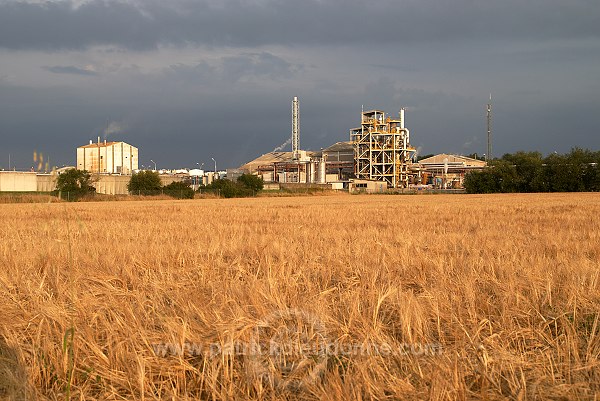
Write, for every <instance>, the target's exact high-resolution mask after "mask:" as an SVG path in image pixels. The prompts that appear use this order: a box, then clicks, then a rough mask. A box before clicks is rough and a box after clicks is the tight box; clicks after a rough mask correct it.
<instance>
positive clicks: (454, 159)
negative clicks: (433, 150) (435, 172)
mask: <svg viewBox="0 0 600 401" xmlns="http://www.w3.org/2000/svg"><path fill="white" fill-rule="evenodd" d="M446 159H447V163H448V164H462V165H464V166H478V167H483V166H485V165H486V162H484V161H483V160H477V159H473V158H471V157H467V156H461V155H449V154H446V153H440V154H439V155H435V156H431V157H428V158H426V159H423V160H419V163H420V164H445V163H446Z"/></svg>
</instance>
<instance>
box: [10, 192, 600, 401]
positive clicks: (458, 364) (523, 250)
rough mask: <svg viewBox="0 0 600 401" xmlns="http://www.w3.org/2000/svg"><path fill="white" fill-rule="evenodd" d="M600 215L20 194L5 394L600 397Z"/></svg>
mask: <svg viewBox="0 0 600 401" xmlns="http://www.w3.org/2000/svg"><path fill="white" fill-rule="evenodd" d="M598 216H600V197H599V196H598V195H597V194H547V195H491V196H470V195H464V196H451V195H450V196H448V195H439V196H321V197H312V198H307V197H302V198H270V199H268V198H255V199H238V200H219V199H214V200H212V199H205V200H192V201H175V200H169V201H147V202H145V201H141V202H114V203H112V202H111V203H79V204H73V203H61V204H31V205H24V204H21V205H3V206H2V208H1V209H0V262H1V266H2V270H1V271H0V307H1V310H2V313H0V398H7V399H23V398H25V397H27V398H28V399H69V398H71V399H208V400H218V399H230V400H245V399H282V398H284V399H326V400H349V399H362V400H371V399H372V400H396V399H415V398H419V399H434V400H442V399H457V400H461V399H491V400H494V399H515V400H524V399H540V400H541V399H555V400H562V399H595V397H597V396H596V394H597V393H599V392H600V365H599V358H598V357H599V355H600V321H599V319H600V317H599V310H600V272H599V269H598V260H599V259H600V218H599V217H598ZM269 340H270V341H272V342H273V341H274V340H275V344H276V345H284V346H285V345H292V346H290V347H289V348H288V349H287V350H284V351H283V352H281V349H279V350H280V352H265V351H266V350H267V346H269V344H271V345H272V343H269V342H268V341H269ZM161 343H173V344H179V345H182V344H195V345H196V346H199V347H204V346H208V345H210V344H212V348H210V349H211V350H212V351H213V352H212V353H201V352H195V353H190V352H188V353H185V354H180V355H177V354H170V353H167V354H165V355H164V356H163V355H161V354H160V352H158V354H157V353H156V352H155V351H156V350H155V348H153V345H156V344H161ZM228 344H254V345H258V346H259V347H261V348H259V349H258V351H261V352H254V353H252V352H250V353H247V354H242V353H240V352H226V349H225V346H226V345H228ZM322 344H327V345H328V346H329V345H330V344H335V345H338V346H340V345H341V346H342V350H337V351H336V350H335V349H329V348H327V350H326V351H327V352H322V353H318V352H316V353H311V352H299V351H298V350H299V349H300V350H304V349H303V348H301V347H295V346H297V345H301V346H304V345H310V346H315V345H317V346H316V348H315V349H317V350H318V351H323V348H322ZM432 344H433V345H436V346H437V344H439V346H441V350H440V351H439V352H438V351H435V350H437V348H431V349H430V348H427V347H428V346H430V345H432ZM357 346H362V347H363V348H362V351H361V352H354V353H352V352H343V350H344V349H345V350H349V349H350V347H357ZM365 346H377V347H380V348H379V350H380V352H372V351H371V352H366V351H364V350H365V349H366V348H364V347H365ZM384 346H385V347H387V348H384ZM218 347H220V352H219V348H218ZM344 347H345V348H344ZM411 347H412V350H411ZM420 347H421V348H420ZM422 347H425V351H424V352H421V351H423V348H422ZM432 349H433V350H434V351H432V352H430V351H431V350H432ZM203 350H204V348H203ZM272 350H273V349H271V351H272ZM277 350H278V349H277V348H275V351H277ZM188 351H189V350H188ZM196 351H198V350H196ZM388 351H389V352H388ZM400 351H403V352H400ZM417 351H418V352H417ZM192 354H193V355H192Z"/></svg>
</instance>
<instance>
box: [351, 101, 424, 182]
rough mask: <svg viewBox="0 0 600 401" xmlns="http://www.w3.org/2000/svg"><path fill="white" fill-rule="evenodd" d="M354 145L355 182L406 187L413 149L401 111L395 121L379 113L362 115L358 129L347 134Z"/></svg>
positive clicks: (414, 150)
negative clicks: (361, 180) (380, 182)
mask: <svg viewBox="0 0 600 401" xmlns="http://www.w3.org/2000/svg"><path fill="white" fill-rule="evenodd" d="M350 139H351V140H352V141H353V143H354V162H355V167H354V168H355V175H356V178H361V179H369V180H377V181H384V182H386V183H387V185H388V187H391V188H402V187H407V186H408V177H409V175H410V171H409V167H410V165H411V164H412V157H413V155H414V153H415V152H416V149H415V148H413V147H412V146H410V133H409V131H408V129H407V128H405V127H404V109H401V110H400V118H399V119H391V118H390V117H387V118H386V116H385V113H384V112H383V111H380V110H370V111H363V112H362V116H361V126H360V128H353V129H351V130H350Z"/></svg>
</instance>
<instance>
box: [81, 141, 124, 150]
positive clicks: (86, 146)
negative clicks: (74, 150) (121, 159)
mask: <svg viewBox="0 0 600 401" xmlns="http://www.w3.org/2000/svg"><path fill="white" fill-rule="evenodd" d="M117 143H122V144H124V145H128V146H131V145H129V144H128V143H125V142H123V141H118V142H100V143H99V144H98V142H96V143H90V144H89V145H84V146H80V147H79V148H98V147H100V148H103V147H105V146H112V145H116V144H117ZM134 147H135V146H134Z"/></svg>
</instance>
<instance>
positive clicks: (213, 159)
mask: <svg viewBox="0 0 600 401" xmlns="http://www.w3.org/2000/svg"><path fill="white" fill-rule="evenodd" d="M211 159H212V161H214V162H215V174H217V161H216V160H215V158H214V157H211Z"/></svg>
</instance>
